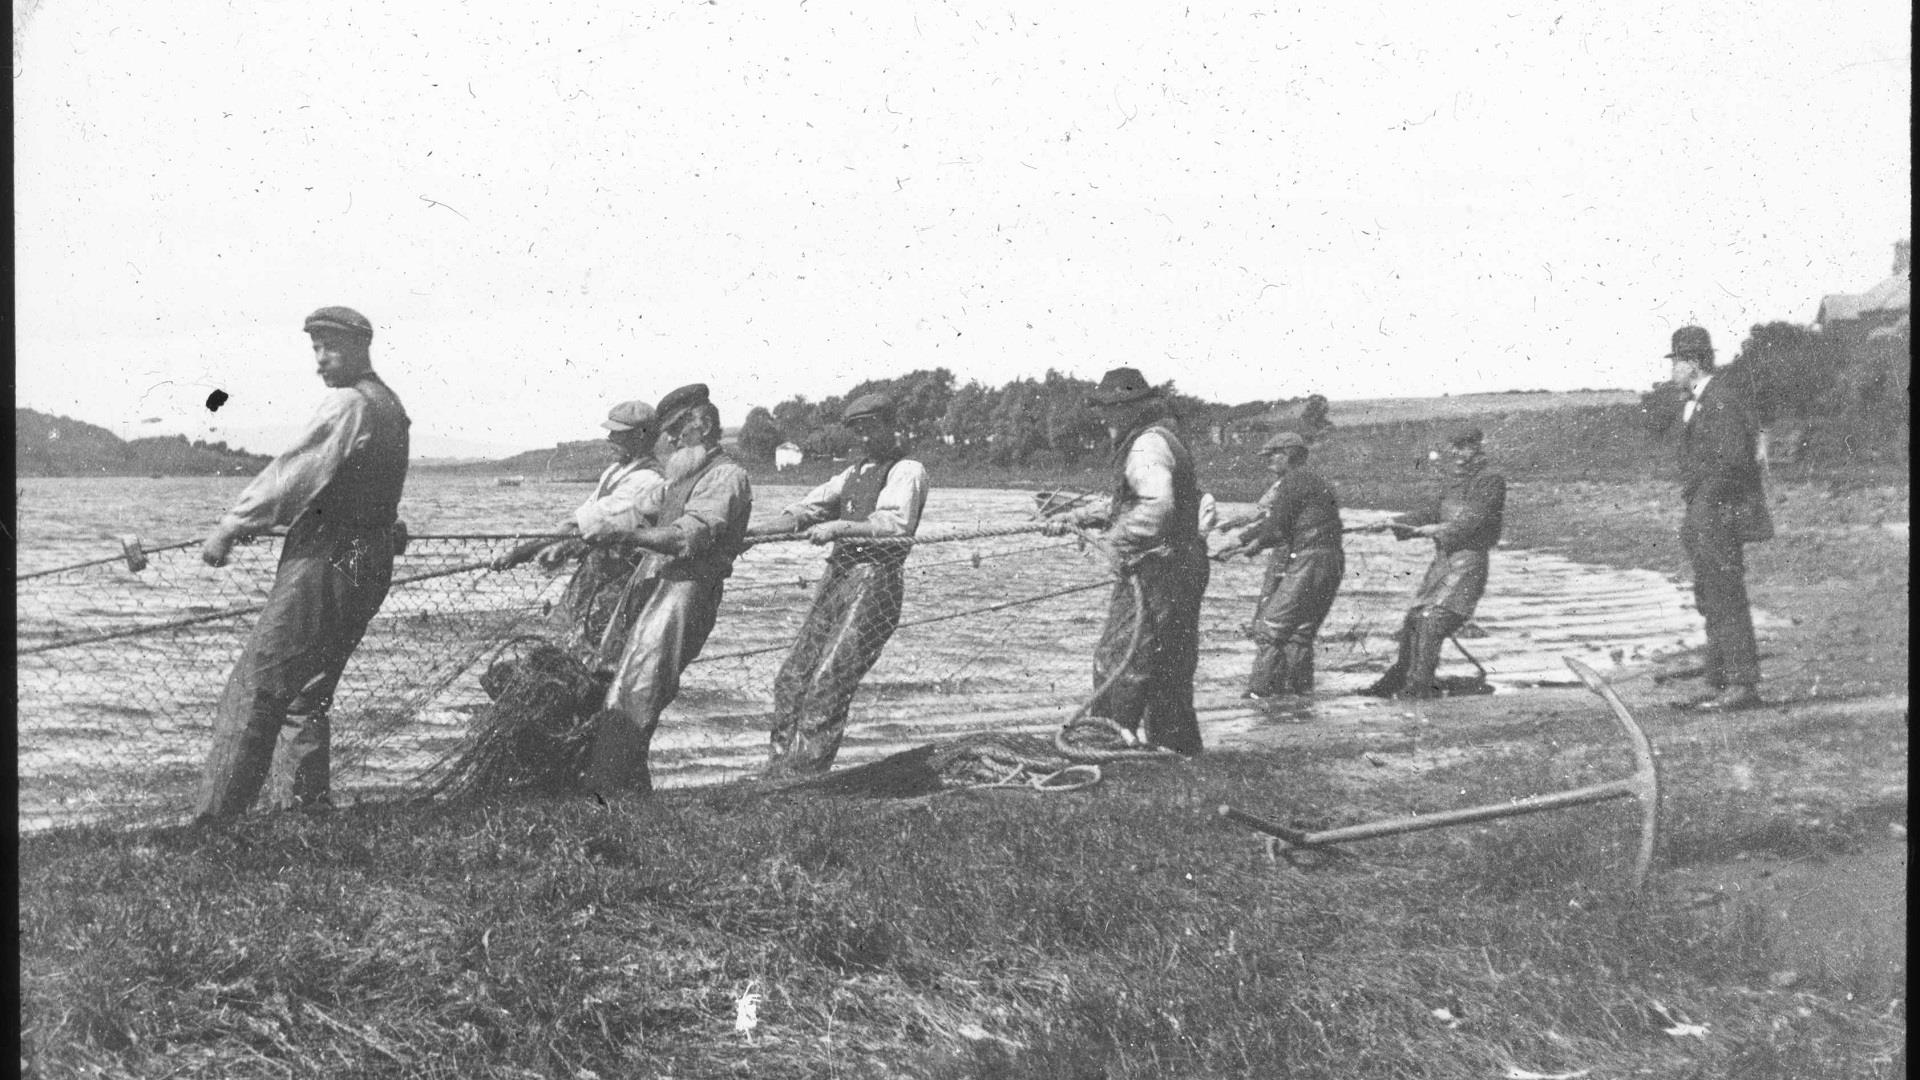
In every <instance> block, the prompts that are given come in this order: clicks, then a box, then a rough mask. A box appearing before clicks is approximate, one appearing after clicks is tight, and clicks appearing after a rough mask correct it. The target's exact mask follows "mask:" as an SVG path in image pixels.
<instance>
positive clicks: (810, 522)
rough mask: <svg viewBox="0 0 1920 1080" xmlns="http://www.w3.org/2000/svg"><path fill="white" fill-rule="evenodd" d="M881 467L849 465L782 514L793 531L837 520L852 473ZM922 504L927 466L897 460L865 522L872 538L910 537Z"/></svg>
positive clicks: (924, 498)
mask: <svg viewBox="0 0 1920 1080" xmlns="http://www.w3.org/2000/svg"><path fill="white" fill-rule="evenodd" d="M882 467H883V466H880V465H876V464H874V463H873V462H871V461H863V462H860V463H858V464H856V465H849V466H847V467H846V468H845V469H842V470H841V471H840V472H839V473H838V474H836V475H834V476H833V477H832V478H830V479H829V480H828V481H827V482H826V483H824V484H821V485H820V486H819V487H817V488H814V489H813V490H812V491H809V492H807V493H806V495H804V496H802V497H801V499H800V501H798V502H796V503H794V504H793V505H792V506H789V507H787V508H786V510H784V511H782V512H783V513H785V514H787V515H788V516H789V517H791V518H793V520H794V529H795V530H796V531H798V530H800V529H806V528H811V527H812V526H815V525H818V524H820V523H821V522H823V521H833V520H835V519H837V518H839V517H840V514H841V511H842V502H843V500H844V499H845V494H846V490H847V481H849V480H851V479H853V475H854V472H855V470H859V471H860V472H862V473H866V472H869V471H871V470H873V469H878V468H882ZM926 505H927V467H926V466H925V465H922V464H920V463H919V462H917V461H914V460H913V459H911V458H901V459H900V460H899V461H896V462H894V463H893V471H892V472H889V473H888V474H887V482H886V484H885V485H884V486H883V487H881V489H880V495H879V498H878V500H877V501H876V502H875V503H874V506H873V513H872V514H869V515H868V516H867V523H868V524H869V525H871V526H872V527H873V535H874V536H876V537H879V536H912V535H914V534H915V533H916V532H918V531H920V511H921V510H923V509H925V508H926Z"/></svg>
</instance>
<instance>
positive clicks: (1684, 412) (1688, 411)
mask: <svg viewBox="0 0 1920 1080" xmlns="http://www.w3.org/2000/svg"><path fill="white" fill-rule="evenodd" d="M1712 381H1713V376H1711V375H1709V376H1707V377H1706V378H1704V379H1701V380H1700V381H1699V382H1697V383H1694V384H1693V386H1692V388H1691V393H1692V396H1691V397H1689V398H1687V403H1686V404H1685V405H1684V406H1682V407H1681V409H1680V422H1681V423H1683V424H1687V423H1692V422H1693V414H1694V410H1696V409H1698V408H1699V407H1700V395H1701V394H1704V393H1706V392H1707V384H1708V383H1710V382H1712ZM1667 400H1669V401H1671V400H1673V399H1671V398H1669V399H1667ZM1667 415H1668V416H1672V415H1673V414H1672V413H1668V414H1667Z"/></svg>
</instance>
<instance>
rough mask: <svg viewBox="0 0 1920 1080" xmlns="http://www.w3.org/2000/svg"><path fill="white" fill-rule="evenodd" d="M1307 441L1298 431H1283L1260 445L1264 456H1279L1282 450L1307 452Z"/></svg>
mask: <svg viewBox="0 0 1920 1080" xmlns="http://www.w3.org/2000/svg"><path fill="white" fill-rule="evenodd" d="M1306 448H1307V440H1305V439H1303V438H1301V437H1300V433H1299V432H1297V431H1282V432H1279V433H1277V434H1275V435H1274V436H1273V437H1272V438H1269V439H1268V440H1267V441H1266V442H1263V443H1261V444H1260V452H1261V453H1262V454H1277V453H1279V452H1280V451H1282V450H1305V449H1306Z"/></svg>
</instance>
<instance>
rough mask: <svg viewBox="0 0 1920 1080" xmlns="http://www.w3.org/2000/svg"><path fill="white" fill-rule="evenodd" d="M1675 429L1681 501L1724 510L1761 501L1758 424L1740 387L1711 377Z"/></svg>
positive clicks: (1716, 377) (1762, 499) (1727, 380)
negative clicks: (1690, 414) (1702, 502)
mask: <svg viewBox="0 0 1920 1080" xmlns="http://www.w3.org/2000/svg"><path fill="white" fill-rule="evenodd" d="M1676 421H1677V423H1678V426H1679V429H1680V437H1679V440H1678V446H1677V449H1678V452H1679V462H1680V495H1681V497H1682V498H1684V499H1685V500H1686V501H1688V502H1693V501H1694V500H1696V499H1705V500H1708V501H1709V502H1713V503H1717V504H1720V505H1723V506H1732V505H1734V504H1737V503H1742V502H1747V501H1750V500H1761V501H1764V499H1765V494H1764V492H1763V491H1762V489H1761V485H1760V461H1759V458H1758V456H1757V455H1756V444H1757V442H1758V440H1759V437H1760V422H1759V419H1758V417H1757V416H1756V414H1755V412H1754V408H1753V403H1752V402H1751V401H1750V400H1748V398H1747V395H1746V394H1745V393H1744V392H1743V391H1742V390H1741V389H1740V387H1739V385H1738V384H1737V383H1736V382H1735V381H1734V380H1732V379H1728V378H1726V377H1725V376H1724V374H1721V375H1716V376H1715V377H1714V378H1713V379H1712V380H1711V381H1709V382H1708V383H1707V387H1706V389H1705V390H1702V391H1701V392H1700V400H1699V402H1698V404H1697V405H1696V406H1695V408H1694V411H1693V418H1692V419H1691V420H1679V419H1678V418H1676Z"/></svg>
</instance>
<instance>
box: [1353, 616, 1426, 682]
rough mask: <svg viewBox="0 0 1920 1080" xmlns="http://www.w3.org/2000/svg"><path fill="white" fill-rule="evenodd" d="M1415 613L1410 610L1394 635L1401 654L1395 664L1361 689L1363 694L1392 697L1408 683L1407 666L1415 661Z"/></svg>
mask: <svg viewBox="0 0 1920 1080" xmlns="http://www.w3.org/2000/svg"><path fill="white" fill-rule="evenodd" d="M1415 615H1416V613H1415V612H1408V613H1407V617H1406V619H1405V620H1404V621H1402V622H1401V623H1400V632H1399V633H1397V634H1395V635H1394V640H1395V641H1396V642H1398V643H1399V646H1400V654H1399V655H1398V656H1397V657H1395V658H1394V661H1393V666H1392V667H1390V668H1388V669H1387V670H1386V671H1384V672H1382V673H1381V674H1380V677H1379V678H1378V679H1375V680H1374V681H1373V684H1372V685H1371V686H1368V687H1367V688H1366V689H1365V690H1362V691H1360V692H1361V693H1362V694H1367V695H1369V696H1372V697H1383V698H1384V697H1392V696H1393V695H1395V694H1397V693H1399V692H1400V691H1401V689H1402V688H1404V687H1405V686H1406V685H1407V667H1408V665H1410V664H1411V663H1412V662H1413V638H1414V624H1415V622H1416V618H1415Z"/></svg>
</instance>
